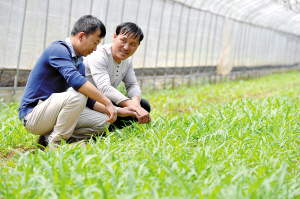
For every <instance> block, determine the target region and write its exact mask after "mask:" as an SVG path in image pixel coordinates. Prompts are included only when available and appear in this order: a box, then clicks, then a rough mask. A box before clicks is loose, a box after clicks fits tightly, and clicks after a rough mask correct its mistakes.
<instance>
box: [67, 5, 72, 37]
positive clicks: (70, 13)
mask: <svg viewBox="0 0 300 199" xmlns="http://www.w3.org/2000/svg"><path fill="white" fill-rule="evenodd" d="M72 3H73V0H71V2H70V10H69V23H68V31H67V37H69V36H70V24H71V15H72Z"/></svg>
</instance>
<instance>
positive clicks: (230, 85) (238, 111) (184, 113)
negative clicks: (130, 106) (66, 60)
mask: <svg viewBox="0 0 300 199" xmlns="http://www.w3.org/2000/svg"><path fill="white" fill-rule="evenodd" d="M299 76H300V73H299V72H289V73H284V74H273V75H269V76H265V77H261V78H258V79H254V80H240V81H236V82H224V83H221V84H217V85H201V86H200V85H199V86H195V87H189V88H188V87H180V88H177V89H167V90H161V91H155V92H146V91H144V95H143V97H144V98H146V99H148V100H149V102H150V103H151V105H152V110H153V111H152V112H151V116H152V122H151V123H150V124H147V125H138V124H133V125H132V126H131V127H127V128H124V129H122V130H116V131H115V132H114V133H111V134H109V135H107V136H106V137H99V138H97V141H93V140H89V141H88V145H87V147H86V148H83V147H81V146H79V145H62V146H60V147H59V148H58V150H54V149H50V150H49V151H46V152H44V151H40V150H38V149H37V148H36V146H35V144H34V143H35V139H36V136H34V135H31V134H30V133H28V132H27V131H26V130H25V129H24V128H23V126H22V124H21V122H20V121H19V120H18V117H17V109H18V106H19V104H18V103H10V104H5V103H1V105H0V128H1V131H0V198H89V199H90V198H122V199H123V198H185V199H186V198H187V199H188V198H232V199H234V198H300V113H299V110H300V102H299V98H300V80H299Z"/></svg>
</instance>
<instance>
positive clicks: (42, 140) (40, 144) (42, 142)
mask: <svg viewBox="0 0 300 199" xmlns="http://www.w3.org/2000/svg"><path fill="white" fill-rule="evenodd" d="M36 143H37V146H38V148H39V149H40V150H42V151H44V150H45V148H46V147H47V146H48V142H47V141H46V138H45V136H42V135H41V136H39V137H38V138H37V140H36Z"/></svg>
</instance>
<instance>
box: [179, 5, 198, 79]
mask: <svg viewBox="0 0 300 199" xmlns="http://www.w3.org/2000/svg"><path fill="white" fill-rule="evenodd" d="M194 2H195V0H194ZM194 2H193V4H194ZM190 20H191V7H189V14H188V20H187V27H186V29H185V41H184V55H183V66H182V80H181V82H182V84H183V83H184V76H185V71H184V68H185V59H186V53H187V52H186V51H187V50H186V45H187V42H188V32H189V31H188V30H189V27H190Z"/></svg>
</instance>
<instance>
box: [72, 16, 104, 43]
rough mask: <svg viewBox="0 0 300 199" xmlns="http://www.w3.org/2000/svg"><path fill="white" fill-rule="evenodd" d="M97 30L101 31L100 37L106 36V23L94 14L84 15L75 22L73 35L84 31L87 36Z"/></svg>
mask: <svg viewBox="0 0 300 199" xmlns="http://www.w3.org/2000/svg"><path fill="white" fill-rule="evenodd" d="M97 30H100V31H101V34H100V35H99V37H100V38H104V37H105V35H106V28H105V26H104V24H103V23H102V22H101V21H100V20H99V19H98V18H97V17H94V16H92V15H84V16H82V17H80V18H79V19H78V21H76V22H75V24H74V27H73V30H72V31H71V35H72V36H75V35H76V34H77V33H79V32H84V33H85V34H86V36H88V35H89V34H93V33H94V32H96V31H97Z"/></svg>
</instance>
